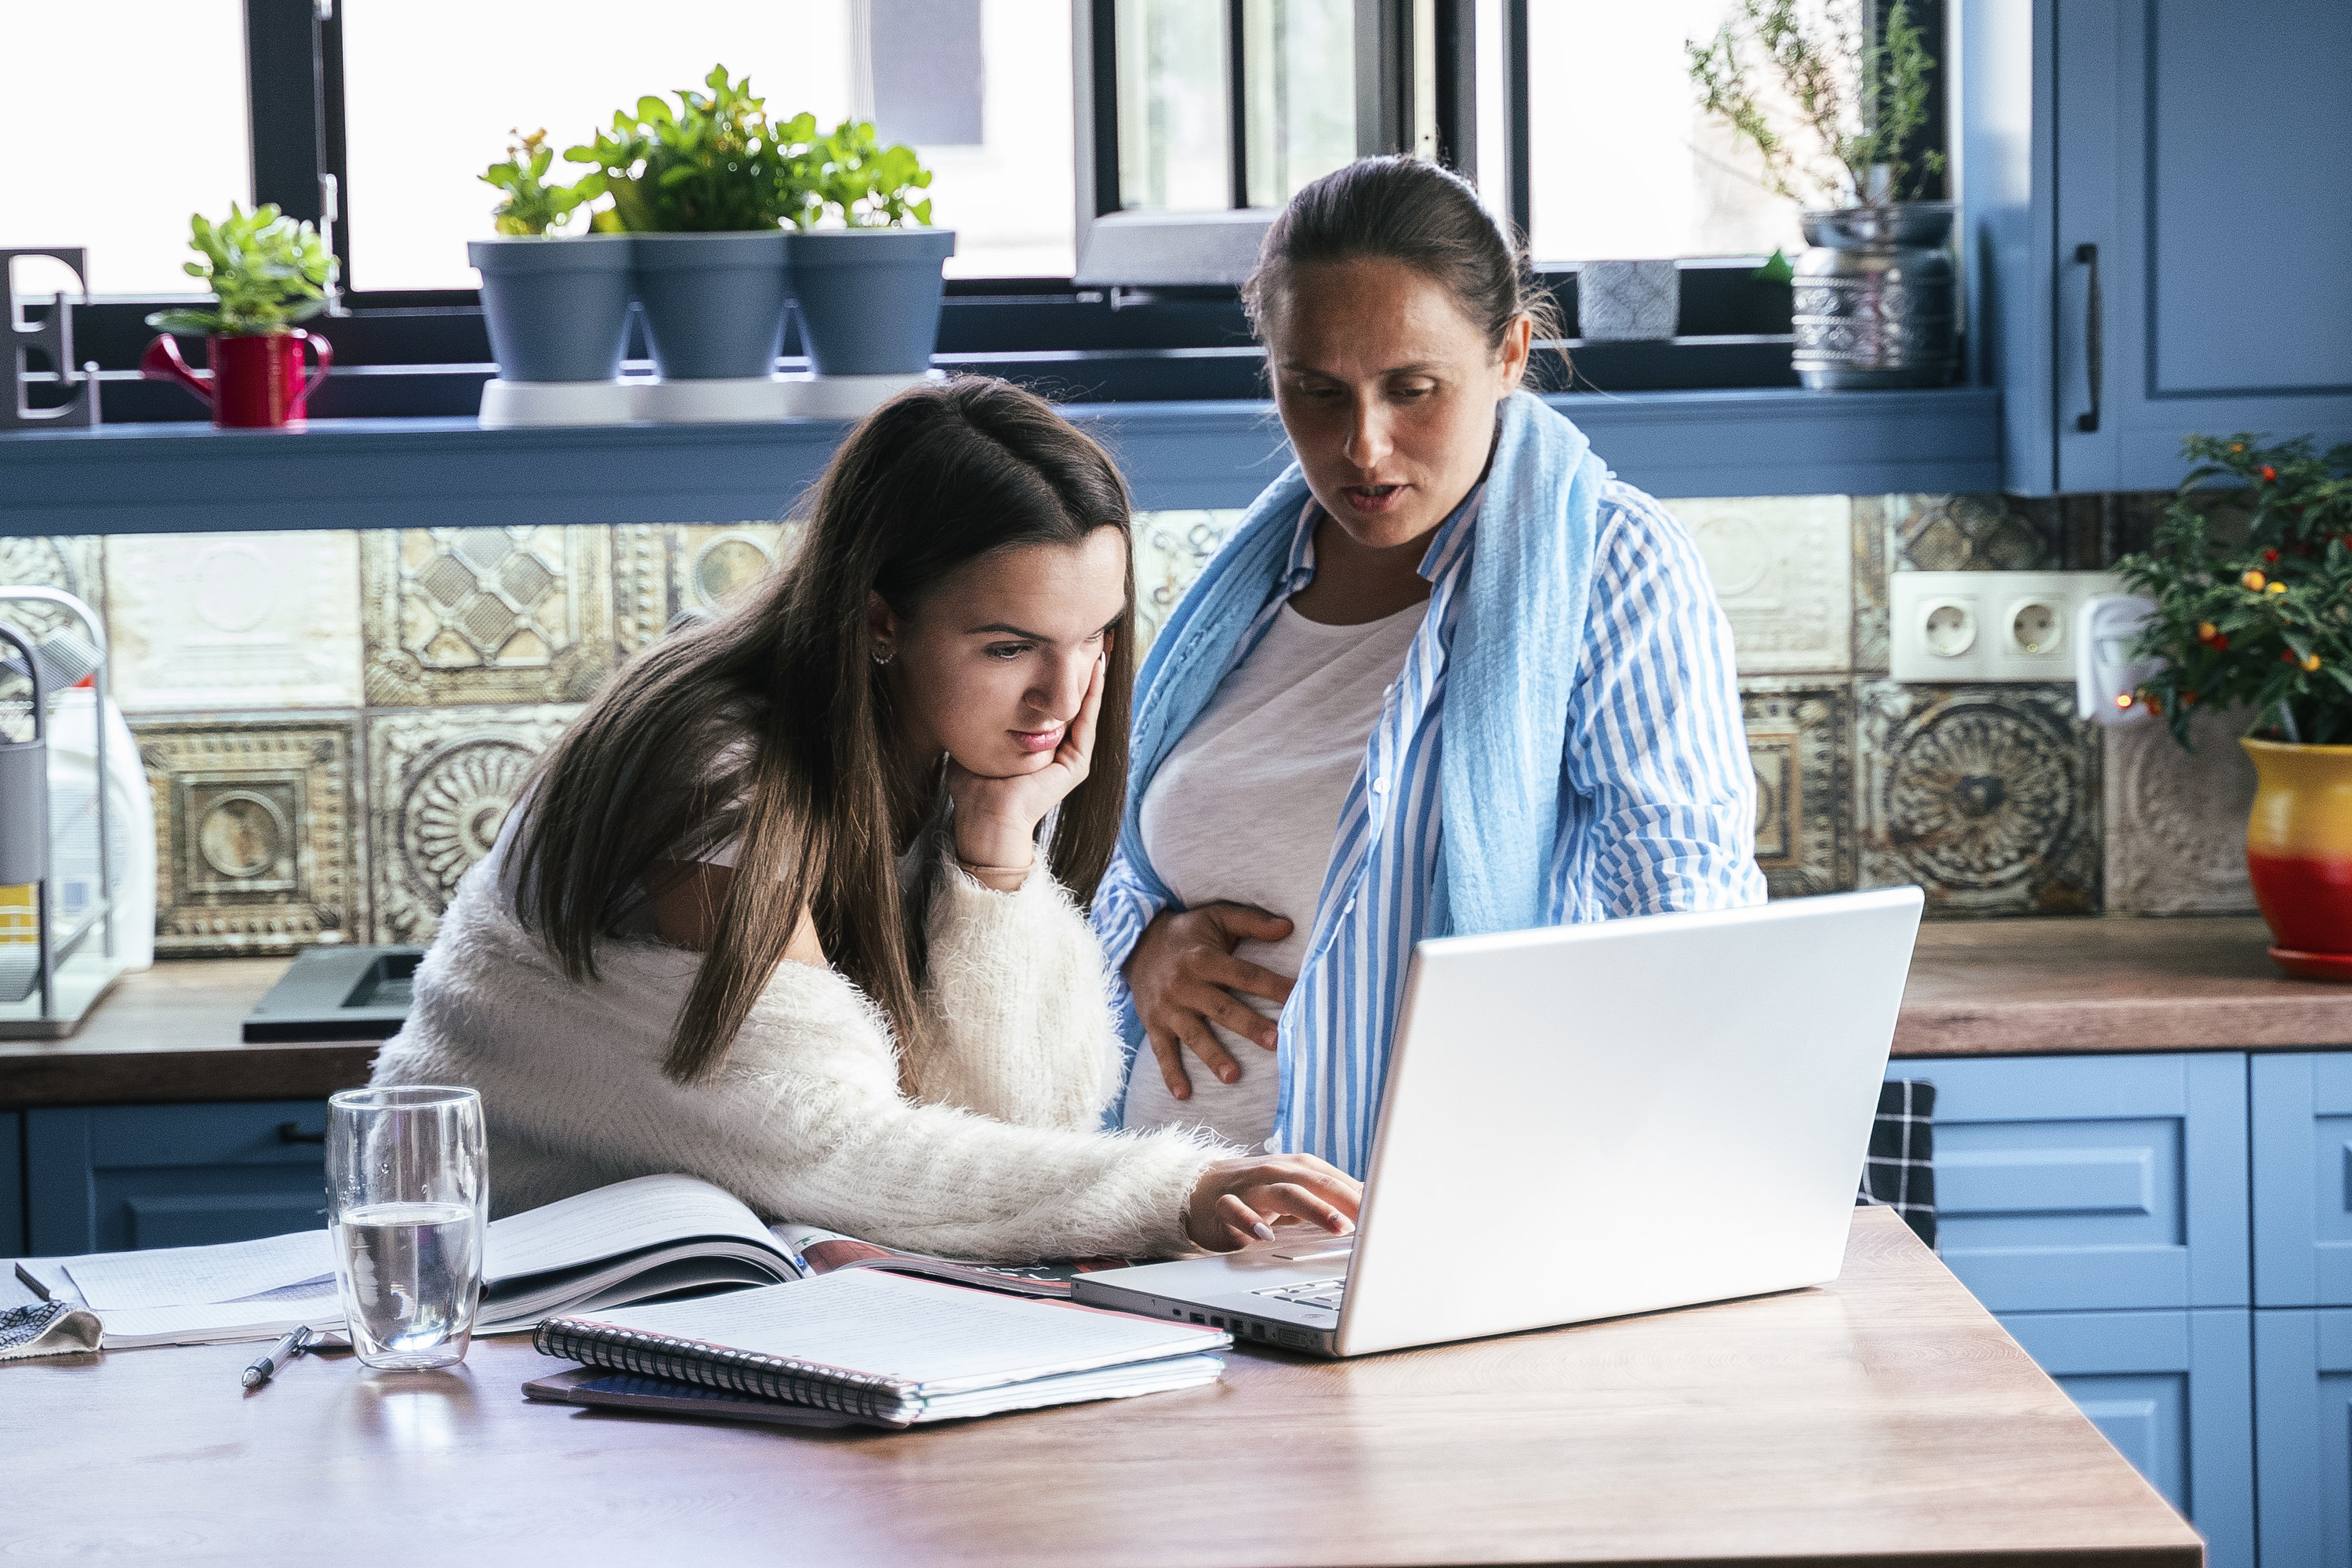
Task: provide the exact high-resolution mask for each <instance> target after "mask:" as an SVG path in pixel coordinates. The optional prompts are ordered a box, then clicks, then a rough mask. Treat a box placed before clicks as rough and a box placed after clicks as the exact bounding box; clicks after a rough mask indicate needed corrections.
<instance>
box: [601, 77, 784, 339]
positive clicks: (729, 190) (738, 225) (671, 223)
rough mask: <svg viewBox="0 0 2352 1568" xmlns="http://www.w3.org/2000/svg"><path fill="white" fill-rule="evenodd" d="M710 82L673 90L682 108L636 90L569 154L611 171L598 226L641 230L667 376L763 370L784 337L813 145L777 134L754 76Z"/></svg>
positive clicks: (642, 283)
mask: <svg viewBox="0 0 2352 1568" xmlns="http://www.w3.org/2000/svg"><path fill="white" fill-rule="evenodd" d="M703 88H704V89H705V90H702V91H696V90H694V89H690V88H681V89H677V91H676V93H674V94H673V96H674V97H675V98H676V99H677V107H676V108H675V109H673V108H672V107H671V106H670V105H669V104H668V103H667V102H666V101H665V100H661V99H659V98H653V97H646V98H640V99H639V100H637V101H636V104H635V107H634V108H633V109H624V110H619V111H617V112H616V113H614V116H613V122H612V124H611V126H610V127H609V128H607V129H605V130H603V131H600V132H597V133H596V135H595V137H594V139H593V141H591V142H588V143H586V144H585V145H583V146H579V147H574V148H572V149H571V150H569V151H568V152H566V153H564V156H565V157H567V158H569V159H572V161H574V162H575V163H589V164H592V165H593V166H595V167H596V168H599V169H601V170H602V171H603V172H604V180H605V187H606V189H607V190H609V191H610V192H611V193H612V196H613V205H612V206H611V208H610V209H609V210H607V211H604V212H601V213H599V214H597V215H596V217H595V226H596V227H597V229H598V230H599V231H600V232H606V233H625V234H628V235H630V236H632V237H635V247H634V252H633V257H634V265H635V279H636V290H637V299H638V301H639V302H640V303H641V304H642V305H643V306H644V308H645V312H646V336H647V338H648V339H649V340H650V341H651V343H652V347H653V353H654V359H655V362H656V363H657V364H658V365H659V366H660V368H661V373H662V375H663V376H664V378H665V379H668V380H714V379H716V380H740V379H747V378H753V377H757V378H765V377H767V376H768V375H770V374H772V372H773V371H774V369H775V361H776V353H777V349H778V347H779V340H780V339H781V338H782V334H783V320H784V301H785V297H786V295H785V290H786V287H787V285H786V279H785V272H784V267H785V262H784V230H783V228H782V221H783V218H784V217H785V216H786V211H787V205H786V204H787V203H789V202H792V201H795V200H797V199H798V198H797V186H798V184H799V180H800V176H799V175H797V174H795V173H794V172H793V170H794V169H795V167H796V165H797V161H798V160H799V159H801V158H802V157H803V156H804V155H805V152H806V148H805V144H804V143H799V142H792V141H788V140H784V139H783V138H782V137H780V135H779V132H778V128H777V127H776V126H775V125H773V124H772V123H771V121H770V120H769V117H768V110H767V104H766V101H765V100H762V99H761V98H760V97H758V96H757V95H755V94H754V93H753V92H752V91H751V78H749V77H745V78H743V79H741V80H740V81H738V80H736V79H733V78H731V77H730V76H729V75H728V72H727V68H726V67H725V66H724V65H717V66H713V67H712V68H711V69H710V72H709V75H708V76H706V77H705V78H704V79H703ZM809 128H810V129H812V130H814V121H810V124H809Z"/></svg>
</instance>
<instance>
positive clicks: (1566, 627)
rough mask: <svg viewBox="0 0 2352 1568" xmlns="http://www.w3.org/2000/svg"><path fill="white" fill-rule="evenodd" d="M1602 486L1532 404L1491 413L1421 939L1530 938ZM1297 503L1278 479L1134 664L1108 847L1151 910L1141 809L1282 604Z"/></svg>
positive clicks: (1580, 441) (1518, 397)
mask: <svg viewBox="0 0 2352 1568" xmlns="http://www.w3.org/2000/svg"><path fill="white" fill-rule="evenodd" d="M1608 478H1609V470H1608V468H1606V467H1605V466H1604V465H1603V464H1602V463H1601V459H1600V458H1596V457H1594V456H1593V455H1592V450H1591V442H1589V441H1587V440H1586V439H1585V437H1584V433H1583V432H1582V431H1580V430H1579V429H1578V428H1577V427H1576V426H1574V425H1572V424H1570V422H1569V421H1568V419H1567V418H1566V417H1565V416H1562V415H1560V414H1559V413H1558V412H1556V411H1555V410H1553V409H1552V408H1551V407H1549V405H1546V404H1545V403H1544V402H1543V401H1542V400H1541V399H1539V398H1538V397H1536V396H1535V395H1532V394H1530V393H1526V392H1520V393H1515V394H1514V395H1512V396H1511V397H1510V398H1509V399H1508V400H1507V402H1506V403H1505V404H1504V405H1503V407H1502V418H1501V437H1500V439H1499V441H1498V442H1497V444H1496V448H1495V460H1494V463H1493V466H1492V468H1490V470H1489V473H1488V477H1487V481H1486V498H1485V500H1484V502H1483V504H1482V506H1481V508H1480V515H1479V517H1478V518H1477V520H1476V522H1475V529H1476V533H1475V539H1474V541H1473V542H1472V545H1471V558H1470V564H1469V580H1468V583H1467V584H1466V595H1465V601H1464V604H1463V606H1462V613H1461V616H1460V619H1459V620H1458V621H1457V622H1456V623H1455V625H1454V641H1453V645H1452V648H1451V651H1450V653H1449V656H1448V658H1447V667H1446V668H1447V674H1446V685H1445V697H1444V704H1445V706H1444V729H1443V731H1442V746H1443V754H1442V756H1441V757H1440V760H1439V769H1440V779H1441V795H1440V800H1441V803H1442V804H1441V807H1440V819H1441V821H1442V823H1443V832H1444V840H1443V847H1442V849H1441V851H1440V857H1439V861H1438V870H1437V874H1436V883H1437V886H1436V888H1435V889H1434V894H1435V898H1434V905H1433V912H1432V916H1431V921H1430V929H1429V931H1427V932H1426V933H1425V934H1427V935H1430V936H1450V935H1460V936H1468V935H1475V934H1477V933H1480V932H1484V931H1524V930H1528V929H1529V928H1532V927H1535V926H1538V925H1541V924H1543V923H1544V889H1545V886H1546V877H1547V873H1548V871H1549V868H1550V866H1551V862H1552V853H1553V849H1554V847H1555V843H1556V840H1557V839H1558V837H1559V816H1560V814H1559V792H1560V773H1561V760H1562V754H1563V752H1564V751H1565V749H1566V746H1567V730H1568V706H1569V701H1568V700H1569V693H1570V689H1571V688H1572V686H1573V685H1574V683H1575V680H1576V662H1575V660H1574V659H1573V658H1561V657H1560V656H1559V649H1560V648H1561V647H1577V646H1579V645H1580V643H1581V641H1582V628H1583V626H1584V615H1585V605H1586V603H1587V601H1588V600H1589V598H1590V597H1591V586H1592V552H1593V541H1594V535H1595V532H1596V524H1595V518H1596V514H1597V512H1598V510H1599V505H1600V499H1601V485H1602V484H1603V482H1605V481H1606V480H1607V479H1608ZM1306 502H1307V479H1306V476H1305V474H1304V473H1303V472H1302V471H1301V470H1300V468H1299V467H1298V465H1297V464H1296V463H1294V464H1292V465H1291V466H1290V468H1288V469H1286V470H1285V472H1284V473H1283V475H1282V477H1281V478H1279V479H1276V480H1275V481H1274V483H1272V484H1271V485H1268V486H1267V487H1266V488H1265V491H1264V492H1263V493H1262V494H1260V495H1259V497H1258V498H1257V500H1255V501H1254V502H1252V503H1251V506H1250V509H1249V510H1248V512H1247V513H1246V514H1245V515H1244V517H1243V519H1242V522H1241V526H1240V528H1239V529H1237V530H1236V531H1235V532H1234V537H1233V539H1232V541H1231V542H1229V543H1227V544H1226V546H1225V547H1224V548H1223V550H1221V551H1219V552H1217V555H1216V558H1215V559H1214V560H1213V561H1211V562H1210V563H1209V564H1208V566H1207V568H1206V569H1205V570H1204V571H1202V574H1201V576H1200V580H1199V581H1198V582H1196V583H1195V584H1193V585H1192V591H1191V592H1190V593H1188V594H1186V595H1184V599H1183V601H1182V603H1181V604H1180V605H1177V607H1176V611H1175V613H1174V614H1173V615H1172V616H1170V617H1169V619H1168V623H1167V625H1166V626H1164V627H1163V628H1162V630H1161V631H1160V638H1159V640H1158V641H1157V642H1155V643H1154V644H1153V645H1152V647H1151V652H1150V656H1149V657H1148V658H1146V659H1145V660H1144V663H1143V671H1142V674H1141V676H1140V678H1139V689H1140V690H1141V693H1142V695H1141V697H1140V698H1139V700H1138V701H1137V703H1136V707H1135V726H1134V744H1133V749H1132V753H1131V755H1132V763H1131V766H1132V770H1133V771H1132V773H1130V775H1129V784H1128V795H1127V816H1126V820H1125V822H1124V823H1123V824H1122V826H1121V827H1120V830H1119V847H1120V849H1121V851H1122V853H1123V854H1124V856H1125V858H1126V859H1127V862H1128V864H1129V867H1130V868H1132V869H1133V870H1134V872H1135V874H1136V876H1137V878H1138V879H1139V881H1140V882H1141V883H1142V885H1143V887H1144V889H1146V891H1148V892H1149V893H1150V895H1151V896H1152V897H1153V898H1154V899H1156V900H1159V901H1160V902H1161V903H1163V904H1172V903H1173V902H1174V901H1175V900H1174V897H1173V895H1171V893H1170V892H1169V891H1168V889H1167V887H1166V886H1165V885H1164V884H1163V883H1162V882H1161V881H1160V878H1159V875H1158V873H1156V872H1155V871H1153V869H1152V868H1151V862H1150V858H1149V857H1147V856H1146V855H1145V854H1144V852H1143V830H1142V802H1143V795H1144V792H1145V791H1146V790H1147V789H1149V788H1150V784H1151V780H1152V777H1153V775H1154V774H1156V773H1158V772H1159V770H1160V764H1161V763H1164V762H1166V761H1167V760H1168V754H1169V753H1170V752H1172V751H1174V750H1175V748H1176V744H1177V742H1179V741H1181V740H1182V739H1183V737H1184V733H1185V731H1187V730H1189V729H1191V728H1192V721H1194V720H1195V719H1197V718H1199V717H1200V715H1201V710H1202V709H1204V708H1206V707H1207V706H1208V705H1209V700H1210V699H1211V698H1212V697H1213V696H1214V695H1215V694H1216V689H1217V684H1218V682H1219V681H1221V680H1223V679H1224V677H1225V674H1226V671H1227V670H1228V668H1230V667H1231V664H1232V661H1233V658H1234V650H1235V648H1236V647H1237V645H1238V644H1239V643H1240V641H1241V638H1242V637H1243V635H1244V633H1245V632H1246V631H1247V630H1248V629H1249V626H1250V624H1251V622H1252V621H1254V620H1255V618H1256V616H1257V614H1258V612H1259V611H1260V610H1262V609H1264V608H1265V605H1266V602H1267V600H1268V599H1269V598H1270V597H1271V596H1272V595H1274V594H1275V593H1276V591H1277V590H1278V589H1279V588H1280V586H1281V584H1282V581H1283V577H1284V574H1285V570H1286V566H1287V564H1288V562H1289V558H1290V546H1291V541H1292V538H1293V536H1294V534H1295V532H1296V531H1297V521H1298V513H1299V509H1300V508H1301V507H1303V506H1304V505H1305V504H1306ZM1234 804H1235V805H1236V807H1237V808H1245V806H1246V803H1244V802H1236V803H1234Z"/></svg>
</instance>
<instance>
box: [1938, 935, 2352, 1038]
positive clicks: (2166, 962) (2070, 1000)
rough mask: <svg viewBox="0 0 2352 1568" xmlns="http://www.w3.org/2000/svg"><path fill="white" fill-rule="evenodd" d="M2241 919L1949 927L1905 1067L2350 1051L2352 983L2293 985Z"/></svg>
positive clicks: (2263, 938) (2265, 939)
mask: <svg viewBox="0 0 2352 1568" xmlns="http://www.w3.org/2000/svg"><path fill="white" fill-rule="evenodd" d="M2270 942H2271V937H2270V932H2269V931H2268V930H2267V929H2266V928H2265V927H2264V926H2263V922H2262V921H2259V920H2256V919H2253V918H2252V917H2246V918H2242V919H2183V920H2136V919H2128V918H2122V917H2117V918H2115V919H2103V920H2027V921H1933V922H1931V923H1929V924H1927V925H1923V926H1921V927H1920V928H1919V945H1918V947H1917V948H1916V950H1915V951H1914V952H1913V954H1912V958H1911V981H1910V984H1908V985H1907V986H1906V988H1905V990H1904V993H1903V1016H1902V1021H1901V1022H1900V1023H1899V1024H1897V1025H1896V1026H1895V1055H1896V1056H1898V1057H1939V1056H2016V1055H2040V1054H2058V1053H2067V1052H2089V1051H2183V1050H2187V1051H2200V1050H2227V1051H2245V1050H2256V1051H2259V1050H2297V1049H2309V1048H2311V1047H2326V1046H2352V984H2343V985H2335V984H2327V983H2326V982H2324V981H2316V980H2294V979H2290V978H2289V977H2288V976H2286V975H2285V974H2283V973H2280V972H2279V969H2278V966H2277V965H2275V964H2273V963H2272V962H2271V960H2270V954H2269V948H2270Z"/></svg>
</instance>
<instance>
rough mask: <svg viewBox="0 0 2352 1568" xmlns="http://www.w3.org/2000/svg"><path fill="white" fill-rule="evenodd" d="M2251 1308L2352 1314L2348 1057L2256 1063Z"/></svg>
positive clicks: (2263, 1058)
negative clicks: (2336, 1309) (2335, 1309)
mask: <svg viewBox="0 0 2352 1568" xmlns="http://www.w3.org/2000/svg"><path fill="white" fill-rule="evenodd" d="M2249 1081H2250V1083H2251V1085H2252V1096H2253V1102H2252V1125H2253V1130H2254V1149H2253V1155H2254V1163H2253V1172H2254V1304H2255V1305H2256V1306H2261V1307H2352V1052H2343V1051H2327V1052H2315V1053H2312V1054H2310V1055H2295V1056H2268V1055H2260V1056H2256V1057H2255V1058H2253V1065H2252V1075H2251V1078H2250V1080H2249Z"/></svg>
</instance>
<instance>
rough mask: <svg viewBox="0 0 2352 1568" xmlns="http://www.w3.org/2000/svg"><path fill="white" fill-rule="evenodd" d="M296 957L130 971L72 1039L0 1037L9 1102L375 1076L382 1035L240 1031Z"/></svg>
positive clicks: (199, 1096)
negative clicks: (249, 1039)
mask: <svg viewBox="0 0 2352 1568" xmlns="http://www.w3.org/2000/svg"><path fill="white" fill-rule="evenodd" d="M291 962H293V961H292V960H290V959H284V958H211V959H173V960H166V961H165V962H163V963H158V964H156V965H155V967H154V968H152V969H150V970H146V971H144V972H143V973H138V974H126V975H124V976H123V977H122V978H121V981H119V982H117V983H116V984H115V987H114V990H113V991H112V992H111V993H110V994H109V995H108V996H107V997H106V998H105V999H104V1000H103V1001H101V1002H100V1003H99V1005H98V1006H97V1007H96V1009H95V1010H93V1011H92V1012H91V1014H90V1016H89V1020H88V1021H87V1022H86V1023H84V1024H83V1025H82V1026H81V1031H80V1033H79V1034H77V1035H75V1036H74V1037H72V1038H71V1039H68V1040H0V1109H7V1108H10V1107H15V1106H26V1105H138V1104H164V1103H179V1102H185V1101H194V1100H323V1099H325V1098H326V1097H327V1096H328V1095H331V1094H332V1093H334V1092H335V1091H336V1090H338V1089H355V1088H357V1087H358V1086H359V1085H361V1084H363V1083H365V1082H367V1076H368V1064H369V1063H371V1062H372V1061H373V1060H374V1059H375V1053H376V1046H377V1044H378V1042H376V1041H373V1040H331V1041H324V1042H320V1043H319V1044H315V1045H303V1044H295V1045H282V1044H281V1045H267V1046H248V1045H246V1044H244V1043H243V1042H242V1041H241V1040H239V1039H238V1037H237V1035H238V1027H239V1026H241V1025H242V1024H243V1023H244V1022H245V1016H246V1015H247V1013H250V1012H251V1011H253V1006H254V1004H255V1003H257V1002H258V1001H260V1000H261V998H262V997H263V996H264V995H265V994H268V990H269V988H270V987H271V986H272V985H275V984H278V976H279V975H281V974H283V973H286V966H287V965H288V964H289V963H291Z"/></svg>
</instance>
